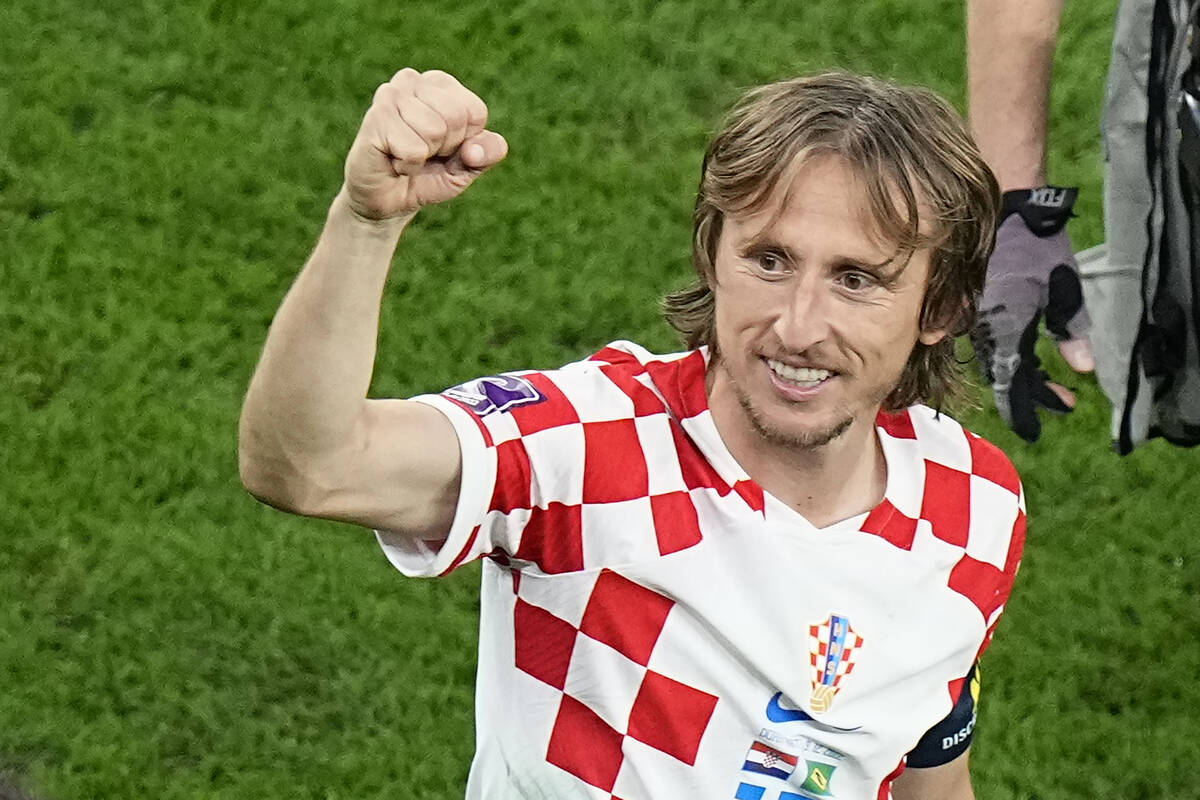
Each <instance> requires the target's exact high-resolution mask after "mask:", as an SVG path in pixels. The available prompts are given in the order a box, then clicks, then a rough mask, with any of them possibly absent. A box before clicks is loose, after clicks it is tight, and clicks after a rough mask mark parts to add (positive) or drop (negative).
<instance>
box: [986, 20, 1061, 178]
mask: <svg viewBox="0 0 1200 800" xmlns="http://www.w3.org/2000/svg"><path fill="white" fill-rule="evenodd" d="M1062 7H1063V0H968V2H967V106H968V117H969V118H970V122H971V129H972V131H974V133H975V139H976V141H977V142H978V143H979V149H980V150H981V151H982V153H983V157H984V158H985V159H986V160H987V162H988V164H989V165H990V166H991V168H992V170H993V171H994V172H995V173H996V178H997V179H998V180H999V182H1000V189H1001V191H1009V190H1011V189H1030V188H1034V187H1037V186H1042V185H1044V184H1045V183H1046V115H1047V106H1048V105H1049V98H1050V73H1051V68H1052V66H1053V61H1054V44H1055V40H1056V39H1057V37H1058V24H1059V18H1060V16H1061V14H1062Z"/></svg>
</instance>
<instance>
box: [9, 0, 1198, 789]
mask: <svg viewBox="0 0 1200 800" xmlns="http://www.w3.org/2000/svg"><path fill="white" fill-rule="evenodd" d="M1115 4H1116V2H1115V0H1102V1H1101V2H1097V3H1070V4H1068V10H1067V18H1066V20H1065V22H1064V34H1063V41H1062V47H1060V49H1059V57H1058V62H1057V80H1056V82H1055V85H1054V115H1053V116H1054V119H1053V125H1054V137H1053V142H1052V151H1051V175H1052V177H1053V179H1054V180H1055V181H1057V182H1059V183H1064V184H1079V185H1080V186H1082V187H1083V193H1082V195H1081V201H1080V204H1079V208H1078V211H1079V213H1080V218H1079V219H1078V220H1077V221H1076V222H1074V223H1073V224H1072V228H1071V231H1072V234H1073V236H1074V237H1075V241H1076V244H1077V245H1078V246H1080V247H1083V246H1087V245H1091V244H1095V243H1096V242H1098V241H1100V239H1101V238H1102V231H1101V226H1100V174H1101V164H1100V158H1101V156H1100V153H1099V146H1098V134H1097V127H1098V115H1099V105H1100V98H1101V93H1102V87H1103V75H1104V69H1105V66H1106V62H1107V57H1108V43H1107V42H1108V34H1109V30H1110V27H1111V19H1112V14H1113V10H1114V7H1115ZM962 18H963V12H962V7H961V5H960V3H959V2H957V0H906V1H905V2H901V1H900V0H861V2H856V3H843V2H818V1H817V0H811V1H810V2H782V1H779V0H777V1H775V2H766V1H763V2H735V0H724V1H723V2H722V1H720V0H706V1H704V2H690V1H687V0H663V2H650V0H624V1H623V2H599V0H581V1H580V2H575V3H569V2H563V0H513V2H510V3H487V2H480V1H478V0H466V2H462V3H440V4H438V3H428V2H424V1H423V0H412V1H411V2H391V3H383V2H376V1H375V0H361V2H351V0H332V1H331V2H327V3H317V2H311V0H291V2H287V3H284V2H279V0H264V2H261V3H258V4H252V3H242V2H238V1H237V0H183V1H182V2H178V3H165V2H156V0H142V1H140V2H138V1H135V0H126V1H125V2H118V1H117V0H97V2H94V3H87V4H80V3H67V2H64V1H63V0H37V2H35V1H34V0H9V2H5V3H3V4H0V76H3V77H2V78H0V443H2V452H3V470H2V471H0V533H2V534H3V539H2V542H3V543H2V545H0V687H2V688H0V773H8V774H11V775H14V776H16V777H17V778H18V780H20V781H21V782H22V783H23V784H25V785H26V786H28V787H29V789H30V790H31V791H33V792H36V793H38V794H39V795H40V796H42V797H45V798H52V799H53V800H86V799H88V798H105V800H115V799H116V798H132V797H145V798H156V800H175V799H177V798H214V799H217V798H219V799H221V800H243V799H244V798H259V799H260V800H270V799H271V798H289V799H290V800H292V799H295V798H323V799H324V800H341V799H343V798H346V799H348V798H354V799H355V800H369V798H394V797H409V798H415V799H417V800H432V799H433V798H438V799H439V800H441V799H445V798H456V797H461V796H462V786H463V783H464V780H465V776H466V770H467V765H468V763H469V759H470V755H471V750H472V700H471V698H472V681H473V675H474V659H475V655H474V646H475V617H476V597H475V594H476V587H477V578H478V573H477V569H476V568H469V569H466V570H464V571H463V572H462V574H458V575H456V576H453V577H451V578H449V579H447V580H443V581H407V580H404V579H402V578H401V577H400V576H399V574H398V573H396V572H394V571H393V570H392V569H391V568H390V567H389V566H388V565H387V563H386V561H385V560H384V558H383V556H382V555H381V554H380V552H379V551H378V549H377V548H376V547H375V545H374V543H373V541H372V538H371V537H370V536H369V535H368V534H366V533H364V532H362V531H358V530H354V529H351V528H349V527H344V526H337V525H332V524H324V523H319V522H313V521H307V520H301V519H296V518H290V517H287V516H285V515H282V514H279V513H277V512H274V511H271V510H269V509H267V508H264V507H262V506H259V505H257V504H256V503H255V502H254V501H253V500H252V499H251V498H250V497H249V496H248V495H246V494H245V493H244V492H243V491H242V490H241V488H240V486H239V484H238V480H237V470H236V463H235V426H236V419H237V413H238V408H239V405H240V401H241V396H242V393H243V392H244V390H245V386H246V383H247V381H248V379H249V376H250V372H251V369H252V367H253V365H254V362H255V359H256V356H257V353H258V349H259V347H260V346H261V343H262V340H263V336H264V333H265V330H266V326H267V324H268V323H269V321H270V319H271V316H272V314H273V312H274V309H275V308H276V306H277V304H278V302H279V300H280V299H281V297H282V294H283V292H284V291H285V290H286V288H287V286H288V285H289V283H290V281H291V280H292V278H293V276H294V275H295V273H296V271H297V269H298V268H299V266H300V264H301V262H302V261H303V259H304V258H305V256H306V254H307V252H308V250H309V248H310V247H311V246H312V243H313V242H314V240H315V237H316V235H317V232H318V231H319V229H320V226H321V223H322V220H323V216H324V212H325V209H326V207H327V205H328V202H329V201H330V199H331V198H332V197H333V194H334V193H335V192H336V190H337V187H338V184H339V181H340V174H341V162H342V158H343V155H344V153H345V151H346V148H347V147H348V146H349V143H350V140H351V138H352V136H353V133H354V130H355V128H356V126H357V123H358V119H359V116H360V114H361V113H362V111H363V110H364V109H365V107H366V104H367V103H368V101H369V99H370V96H371V92H372V90H373V89H374V86H375V85H376V84H378V83H379V82H380V81H382V80H385V79H386V78H387V77H388V76H390V75H391V73H392V71H394V70H395V69H397V68H399V67H400V66H403V65H413V66H416V67H418V68H422V69H427V68H433V67H440V68H443V69H446V70H448V71H451V72H453V73H455V74H457V75H458V76H460V77H461V78H462V80H463V81H464V82H465V83H467V84H468V85H469V86H471V87H472V88H474V89H475V90H476V91H478V93H479V94H480V95H481V96H483V97H484V98H485V99H486V100H487V101H488V102H489V104H490V107H491V113H492V122H493V125H494V127H495V128H496V129H497V130H500V131H501V132H503V133H504V134H505V135H506V136H507V137H508V139H509V142H510V145H511V156H510V158H509V159H508V161H507V162H506V163H505V164H503V165H502V166H501V167H500V168H498V169H497V170H496V171H495V172H494V173H493V174H490V175H488V176H486V177H485V178H484V179H483V180H482V181H481V182H480V183H479V184H478V185H477V186H475V187H473V188H472V189H471V191H469V192H468V193H467V194H466V196H464V197H462V198H460V199H459V200H457V201H455V202H453V203H451V204H449V205H448V206H446V207H440V208H436V209H431V210H429V211H428V212H424V213H423V214H422V218H421V219H420V221H419V222H418V223H417V224H416V225H415V227H414V229H412V230H411V232H410V233H409V234H408V235H406V237H405V241H404V243H403V249H402V252H401V254H400V255H399V256H398V258H397V262H396V266H395V269H394V271H393V274H392V277H391V280H390V284H389V289H388V297H387V301H386V306H385V309H384V320H383V331H382V335H381V346H380V358H379V363H378V366H377V371H376V378H375V386H374V391H375V392H376V393H377V394H379V395H388V396H395V395H405V394H412V393H416V392H419V391H427V390H435V389H439V388H441V387H444V386H447V385H450V384H453V383H456V382H458V381H460V380H463V379H466V378H470V377H475V376H478V375H482V374H488V373H491V372H495V371H498V370H502V369H516V368H524V367H549V366H555V365H558V364H561V363H563V362H566V361H569V360H573V359H575V358H578V357H580V356H582V355H584V354H586V353H587V352H590V350H591V349H593V348H595V347H597V346H599V345H601V344H603V343H604V342H606V341H608V340H610V339H613V338H631V339H635V340H638V341H641V342H642V343H644V344H646V345H647V346H650V347H652V348H659V349H673V348H674V347H675V346H676V343H675V340H674V339H673V337H672V336H671V334H670V333H669V331H668V330H667V328H666V326H665V325H664V324H663V323H661V322H660V321H659V320H658V318H657V314H656V310H655V301H656V298H657V297H659V296H660V295H661V294H662V293H663V292H664V291H665V290H667V289H669V288H671V287H674V286H677V285H679V284H680V283H681V282H682V281H683V280H684V279H685V278H686V276H687V274H688V269H689V268H688V265H687V252H688V241H689V209H690V205H691V202H692V197H693V191H694V185H695V181H696V178H697V175H698V170H699V161H700V156H701V151H702V148H703V145H704V143H705V141H706V138H707V135H708V132H709V131H710V130H711V129H712V127H713V126H714V125H715V123H716V121H717V120H718V118H719V115H720V113H721V111H722V110H723V109H724V108H725V107H726V106H727V105H728V104H729V102H731V101H732V99H733V98H734V97H735V96H736V95H737V94H738V92H739V90H740V89H741V88H742V87H746V86H749V85H752V84H755V83H758V82H761V81H764V80H769V79H773V78H776V77H780V76H784V75H787V74H792V73H797V72H808V71H813V70H818V69H823V68H830V67H843V68H851V69H856V70H863V71H869V72H874V73H878V74H884V75H889V76H893V77H897V78H900V79H903V80H906V81H912V82H919V83H924V84H927V85H930V86H932V87H934V88H936V89H938V90H940V91H942V92H943V93H945V94H946V95H948V96H949V97H950V98H951V99H952V100H954V101H955V102H956V103H958V104H959V105H960V107H961V103H962V99H963V88H962V87H963V74H962V71H963V68H962V62H963V48H962ZM1049 361H1050V366H1051V369H1052V370H1053V371H1055V373H1056V374H1057V375H1059V376H1060V377H1064V376H1063V372H1062V370H1063V368H1062V366H1061V364H1060V363H1059V362H1058V361H1057V360H1056V359H1054V358H1050V359H1049ZM1068 382H1070V383H1073V385H1075V386H1076V388H1077V389H1078V391H1079V393H1080V395H1081V408H1080V410H1079V411H1077V412H1076V413H1075V414H1073V415H1071V416H1070V417H1068V418H1063V419H1057V420H1052V421H1050V423H1049V424H1048V426H1047V428H1048V430H1047V435H1046V436H1045V437H1044V440H1043V441H1042V442H1041V443H1039V444H1038V445H1036V446H1032V447H1030V446H1025V445H1023V444H1022V443H1020V442H1019V441H1018V440H1017V439H1016V438H1015V437H1014V436H1012V435H1011V434H1009V433H1008V432H1007V431H1005V430H1004V429H1003V427H1002V426H1001V424H1000V423H999V421H998V419H997V418H996V417H995V415H994V412H991V411H990V406H989V403H988V401H987V400H986V398H985V397H984V396H983V395H982V394H980V401H981V410H977V411H973V412H969V413H966V414H965V415H964V419H965V421H966V422H967V424H968V425H970V426H971V427H973V428H974V429H976V430H977V431H979V432H980V433H982V434H983V435H985V436H987V437H989V438H991V439H992V440H993V441H996V442H998V443H999V444H1000V445H1001V446H1003V447H1004V448H1005V449H1006V450H1007V451H1008V452H1009V453H1010V454H1011V455H1012V457H1013V458H1014V460H1015V461H1016V463H1017V466H1018V468H1019V469H1020V471H1021V473H1022V475H1023V477H1024V479H1025V485H1026V491H1027V495H1028V506H1029V508H1030V514H1031V526H1030V530H1029V543H1028V548H1027V555H1026V559H1025V562H1024V565H1023V568H1022V571H1021V574H1020V576H1019V578H1018V583H1017V587H1016V591H1015V593H1014V596H1013V599H1012V602H1011V604H1010V607H1009V610H1008V613H1007V616H1006V618H1005V620H1004V621H1003V623H1002V624H1001V627H1000V631H999V635H998V637H997V640H996V644H995V645H994V647H993V648H992V649H991V650H990V651H989V654H988V656H987V657H986V659H985V662H984V674H985V681H984V696H983V703H982V708H981V721H980V727H979V731H978V735H977V739H976V744H975V747H974V750H973V758H972V760H973V764H974V774H975V784H976V789H977V792H978V795H979V797H980V798H981V800H1034V798H1039V800H1058V799H1059V798H1079V799H1080V800H1084V799H1087V800H1092V799H1094V798H1113V799H1114V800H1117V799H1118V798H1119V799H1120V800H1127V799H1128V798H1166V797H1178V798H1183V797H1196V796H1198V793H1200V766H1198V764H1200V762H1197V760H1196V758H1195V753H1196V742H1197V741H1200V723H1197V722H1196V716H1195V710H1196V709H1197V708H1200V681H1197V674H1198V673H1200V635H1198V634H1200V544H1198V543H1197V542H1198V541H1200V537H1198V536H1197V531H1198V530H1200V491H1197V489H1198V487H1200V478H1198V477H1197V476H1200V452H1198V451H1184V450H1176V449H1173V448H1171V447H1168V446H1165V445H1163V444H1162V443H1155V444H1152V445H1150V446H1147V447H1144V448H1142V449H1140V450H1138V451H1137V452H1135V453H1134V454H1133V455H1132V456H1129V457H1127V458H1124V459H1119V458H1118V457H1116V456H1114V455H1112V454H1111V453H1110V452H1109V450H1108V446H1107V438H1108V437H1107V409H1106V407H1105V405H1104V402H1103V398H1102V397H1101V395H1100V394H1099V391H1098V389H1097V388H1096V385H1095V382H1094V381H1092V380H1090V379H1074V378H1071V379H1069V381H1068Z"/></svg>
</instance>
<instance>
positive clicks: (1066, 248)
mask: <svg viewBox="0 0 1200 800" xmlns="http://www.w3.org/2000/svg"><path fill="white" fill-rule="evenodd" d="M1077 194H1078V190H1076V189H1063V188H1059V187H1055V186H1044V187H1041V188H1039V189H1022V190H1017V191H1013V192H1005V193H1004V206H1003V210H1002V212H1001V220H1002V221H1001V223H1000V228H999V229H998V230H997V231H996V249H995V251H994V252H993V253H992V258H991V260H990V261H989V262H988V272H987V281H986V283H985V285H984V290H983V298H982V300H981V301H980V304H979V308H980V311H979V320H978V322H977V324H976V326H975V328H974V330H972V331H971V341H972V343H973V344H974V346H975V354H976V356H977V358H978V359H979V364H980V366H981V368H982V369H983V372H984V377H985V378H986V379H987V381H988V382H989V383H990V384H991V386H992V392H993V395H994V397H995V401H996V410H997V411H999V412H1000V416H1001V417H1003V418H1004V421H1005V422H1006V423H1007V424H1008V425H1009V427H1011V428H1012V429H1013V432H1015V433H1016V434H1017V435H1018V436H1020V437H1021V438H1022V439H1024V440H1026V441H1028V442H1034V441H1037V438H1038V436H1039V435H1040V434H1041V430H1042V425H1041V421H1040V420H1039V419H1038V415H1037V409H1038V408H1039V407H1041V408H1045V409H1048V410H1050V411H1055V412H1059V413H1066V412H1068V411H1070V410H1071V409H1072V408H1074V406H1075V396H1074V394H1072V393H1071V392H1070V390H1068V389H1067V388H1066V387H1064V386H1060V385H1058V384H1056V383H1052V382H1050V380H1049V379H1048V377H1047V375H1046V373H1045V372H1043V371H1042V369H1041V362H1040V361H1039V360H1038V357H1037V355H1036V354H1035V353H1034V345H1035V344H1036V343H1037V338H1038V327H1039V324H1040V322H1041V321H1042V319H1043V317H1044V318H1045V321H1046V330H1047V331H1049V333H1050V334H1051V335H1052V336H1053V337H1054V338H1055V339H1057V340H1058V349H1059V352H1060V353H1061V354H1062V356H1063V359H1064V360H1065V361H1066V362H1067V364H1068V365H1069V366H1070V367H1071V368H1072V369H1074V370H1075V371H1076V372H1090V371H1091V370H1092V369H1093V368H1094V363H1093V359H1092V349H1091V345H1090V343H1089V342H1088V339H1087V332H1088V329H1089V328H1090V327H1091V320H1090V319H1089V318H1088V314H1087V310H1086V309H1085V308H1084V307H1083V289H1082V286H1081V285H1080V282H1079V268H1078V266H1077V265H1076V264H1075V257H1074V255H1073V254H1072V252H1071V243H1070V241H1069V240H1068V239H1067V234H1066V232H1065V231H1064V230H1063V228H1064V226H1065V225H1066V223H1067V220H1068V219H1069V218H1070V217H1071V207H1072V206H1073V205H1074V203H1075V197H1076V195H1077Z"/></svg>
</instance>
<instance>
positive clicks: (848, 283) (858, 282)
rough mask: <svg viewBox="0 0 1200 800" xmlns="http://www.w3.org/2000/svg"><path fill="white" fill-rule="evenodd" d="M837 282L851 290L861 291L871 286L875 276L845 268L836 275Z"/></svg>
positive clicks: (873, 283)
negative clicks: (845, 269)
mask: <svg viewBox="0 0 1200 800" xmlns="http://www.w3.org/2000/svg"><path fill="white" fill-rule="evenodd" d="M838 282H839V283H840V284H841V285H842V286H844V287H846V288H847V289H849V290H850V291H852V292H862V291H865V290H867V289H870V288H871V287H873V286H874V285H875V283H876V281H875V278H874V277H872V276H871V275H868V274H867V273H865V272H860V271H858V270H847V271H845V272H843V273H842V274H840V275H839V276H838Z"/></svg>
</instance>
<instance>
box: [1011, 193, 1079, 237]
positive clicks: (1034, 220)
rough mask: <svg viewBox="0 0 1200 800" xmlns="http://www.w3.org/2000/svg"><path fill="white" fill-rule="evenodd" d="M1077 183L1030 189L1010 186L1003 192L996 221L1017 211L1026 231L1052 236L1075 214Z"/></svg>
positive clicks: (1077, 194)
mask: <svg viewBox="0 0 1200 800" xmlns="http://www.w3.org/2000/svg"><path fill="white" fill-rule="evenodd" d="M1078 196H1079V189H1078V188H1077V187H1067V186H1048V185H1047V186H1036V187H1034V188H1031V189H1011V190H1009V191H1006V192H1004V194H1003V195H1002V197H1001V203H1000V216H999V218H998V220H997V223H1000V222H1004V220H1006V219H1007V218H1008V217H1009V216H1010V215H1012V214H1019V215H1020V216H1021V219H1022V220H1023V221H1024V222H1025V226H1026V227H1027V228H1029V231H1030V232H1031V233H1033V234H1035V235H1037V236H1052V235H1053V234H1056V233H1058V232H1059V231H1061V230H1062V229H1063V228H1064V227H1066V224H1067V220H1069V219H1070V218H1071V217H1073V216H1075V214H1074V212H1073V210H1072V209H1074V207H1075V198H1076V197H1078Z"/></svg>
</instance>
